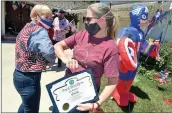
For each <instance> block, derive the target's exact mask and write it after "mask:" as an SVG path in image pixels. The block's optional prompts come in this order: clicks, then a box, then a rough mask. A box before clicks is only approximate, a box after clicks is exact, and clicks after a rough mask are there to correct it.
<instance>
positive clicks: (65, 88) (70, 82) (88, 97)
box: [46, 70, 98, 112]
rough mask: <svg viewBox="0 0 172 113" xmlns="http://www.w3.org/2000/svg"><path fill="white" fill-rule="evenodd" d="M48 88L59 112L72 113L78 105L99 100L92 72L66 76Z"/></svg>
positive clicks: (87, 71)
mask: <svg viewBox="0 0 172 113" xmlns="http://www.w3.org/2000/svg"><path fill="white" fill-rule="evenodd" d="M46 87H47V90H48V93H49V95H50V98H51V100H52V102H53V106H54V107H56V108H57V112H72V111H73V110H74V109H75V110H76V107H77V105H78V104H81V103H85V102H94V101H96V100H98V95H97V91H96V87H95V84H94V79H93V76H92V72H91V70H86V71H82V72H78V73H73V74H72V75H71V76H65V77H63V78H61V79H59V80H57V81H55V82H53V83H50V84H48V85H47V86H46Z"/></svg>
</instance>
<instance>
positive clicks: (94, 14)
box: [55, 3, 119, 111]
mask: <svg viewBox="0 0 172 113" xmlns="http://www.w3.org/2000/svg"><path fill="white" fill-rule="evenodd" d="M116 28H117V20H116V18H115V16H114V15H113V13H112V12H111V10H110V8H109V6H108V5H106V4H102V3H95V4H92V5H90V6H89V7H88V9H87V15H86V19H85V30H82V31H79V32H77V33H76V34H74V35H72V36H70V37H68V38H67V39H65V40H63V41H61V42H59V43H57V44H56V45H55V53H56V55H57V56H58V57H59V58H60V59H61V60H62V61H63V62H64V63H65V64H66V66H67V70H66V73H67V74H69V73H74V72H79V71H82V70H85V69H86V68H91V70H92V72H93V74H94V79H95V83H96V87H97V92H99V89H100V84H101V83H100V82H101V78H102V75H104V76H105V77H106V78H107V79H108V84H107V85H106V86H105V88H104V90H103V91H102V93H101V94H100V96H99V100H98V101H97V102H95V103H86V104H80V105H78V107H77V109H78V110H79V111H89V110H91V111H94V110H96V109H97V108H98V107H99V106H100V105H101V104H102V103H103V102H104V101H105V100H106V99H107V98H108V97H109V96H110V95H111V93H112V92H113V90H114V89H115V87H116V84H117V81H118V74H119V52H118V47H117V44H116V42H115V41H114V39H115V38H116V31H117V29H116ZM68 48H70V49H73V58H72V59H71V58H69V57H68V56H67V55H66V54H65V52H64V50H66V49H68Z"/></svg>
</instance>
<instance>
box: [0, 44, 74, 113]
mask: <svg viewBox="0 0 172 113" xmlns="http://www.w3.org/2000/svg"><path fill="white" fill-rule="evenodd" d="M66 52H67V53H69V54H70V55H71V51H70V50H67V51H66ZM14 60H15V43H12V42H9V43H2V112H17V110H18V108H19V106H20V104H21V98H20V96H19V94H18V93H17V91H16V90H15V88H14V85H13V71H14V68H15V62H14ZM64 69H65V65H63V66H62V67H61V68H58V70H57V67H53V69H52V70H54V71H47V72H44V73H43V74H42V80H41V87H42V89H41V92H42V94H41V102H40V112H51V111H49V107H50V106H51V105H52V103H51V100H50V97H49V95H48V92H47V89H46V87H45V86H46V85H47V84H49V83H51V82H53V81H55V80H57V79H59V78H61V77H63V75H64ZM55 70H57V72H56V71H55Z"/></svg>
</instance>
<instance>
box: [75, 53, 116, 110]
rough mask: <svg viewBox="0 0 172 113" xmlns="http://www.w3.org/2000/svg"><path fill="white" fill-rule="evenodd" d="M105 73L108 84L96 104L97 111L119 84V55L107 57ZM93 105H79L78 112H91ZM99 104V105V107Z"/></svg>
mask: <svg viewBox="0 0 172 113" xmlns="http://www.w3.org/2000/svg"><path fill="white" fill-rule="evenodd" d="M104 71H105V72H104V73H105V76H106V77H107V78H108V84H107V85H106V86H105V88H104V89H103V91H102V93H101V94H100V96H99V100H98V101H97V102H96V103H93V104H94V109H97V108H98V107H99V105H101V104H102V103H103V102H105V101H106V100H107V99H108V98H109V97H110V95H111V94H112V92H113V91H114V89H115V87H116V84H117V82H118V75H119V54H118V53H117V54H115V55H112V56H109V55H108V56H107V58H106V59H105V63H104ZM93 104H92V103H87V104H79V105H78V108H77V109H78V110H80V111H87V110H91V109H92V107H93ZM98 104H99V105H98Z"/></svg>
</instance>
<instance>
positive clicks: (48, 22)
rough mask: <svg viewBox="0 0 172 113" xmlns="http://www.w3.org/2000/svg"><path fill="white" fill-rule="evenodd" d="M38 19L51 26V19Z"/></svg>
mask: <svg viewBox="0 0 172 113" xmlns="http://www.w3.org/2000/svg"><path fill="white" fill-rule="evenodd" d="M40 21H41V22H42V23H43V24H45V25H46V26H47V27H49V28H50V27H51V26H52V23H53V20H50V19H44V18H40Z"/></svg>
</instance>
